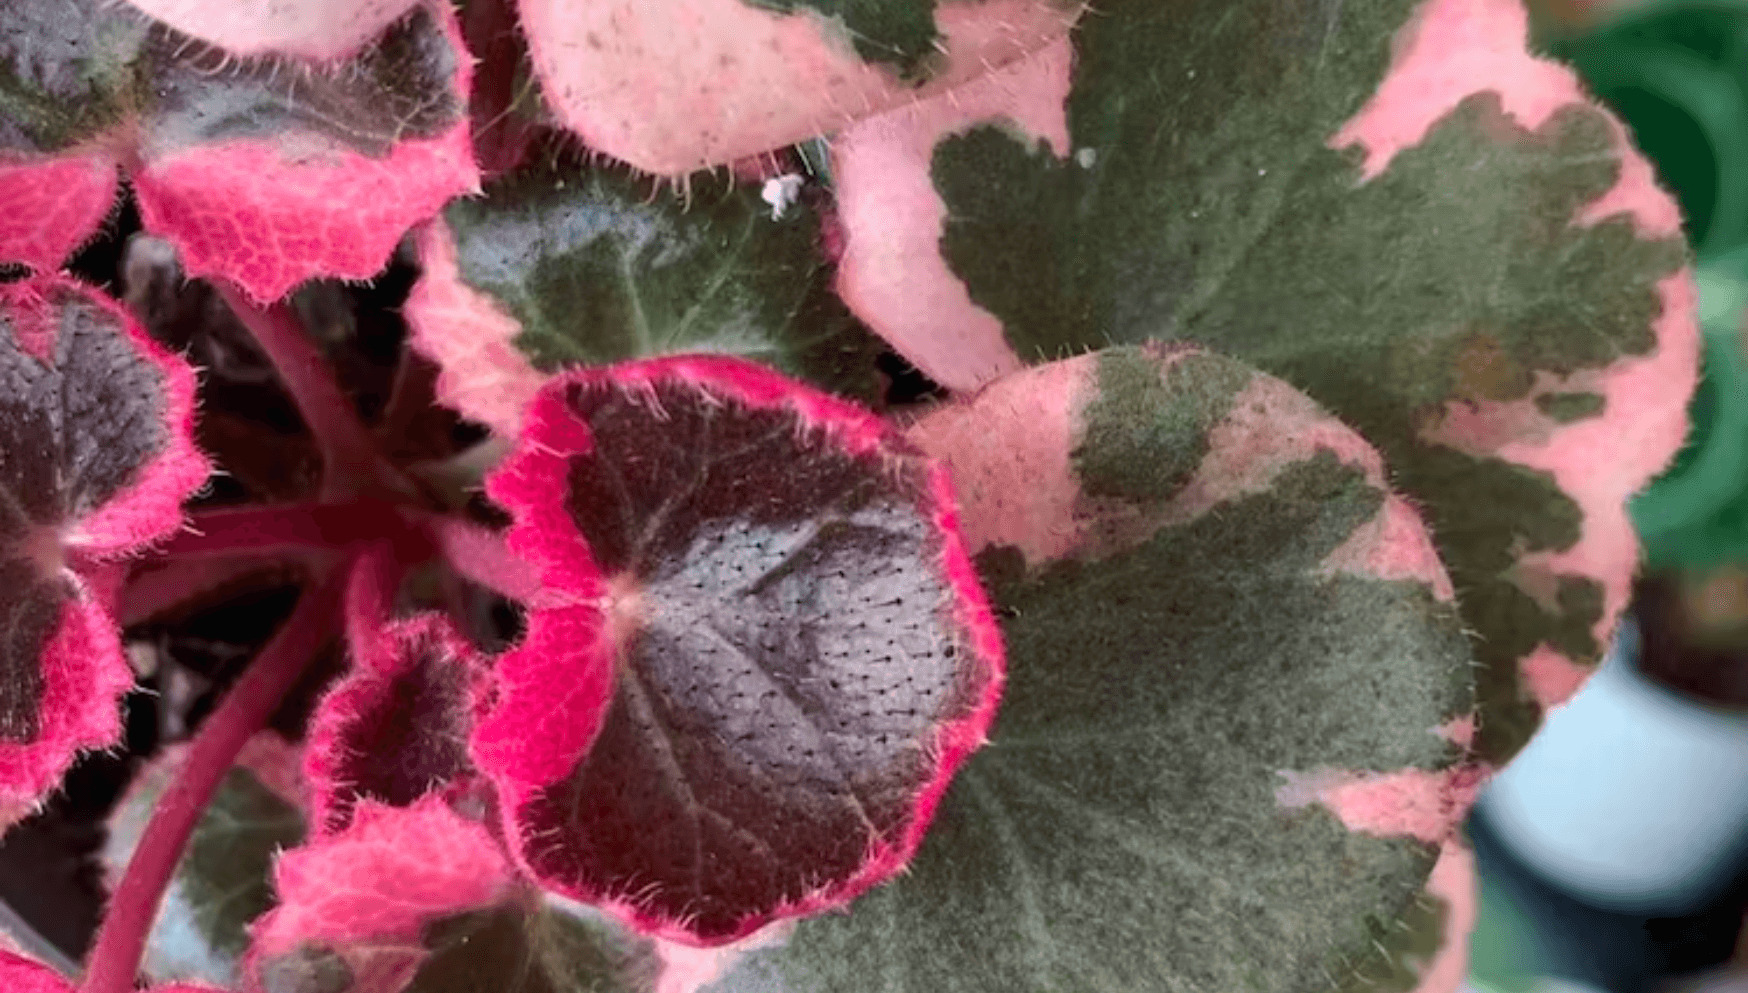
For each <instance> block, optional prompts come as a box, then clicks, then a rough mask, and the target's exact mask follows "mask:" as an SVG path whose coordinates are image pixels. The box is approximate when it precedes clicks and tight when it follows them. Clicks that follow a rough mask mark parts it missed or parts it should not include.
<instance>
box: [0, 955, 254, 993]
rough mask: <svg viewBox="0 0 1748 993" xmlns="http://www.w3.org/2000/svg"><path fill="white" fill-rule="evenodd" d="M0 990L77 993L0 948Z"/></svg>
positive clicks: (194, 987)
mask: <svg viewBox="0 0 1748 993" xmlns="http://www.w3.org/2000/svg"><path fill="white" fill-rule="evenodd" d="M0 989H5V990H6V993H77V988H76V987H75V986H74V985H73V984H72V983H70V982H68V981H67V980H66V979H65V978H64V977H63V976H62V975H61V974H60V973H58V972H56V971H55V970H53V969H51V968H49V967H48V966H46V965H43V964H42V963H41V962H38V961H36V960H35V959H31V958H26V957H25V956H23V955H17V954H14V953H12V952H9V951H7V950H5V949H3V948H0ZM144 993H225V991H224V990H220V989H218V988H217V987H214V986H205V985H202V984H199V983H171V984H169V985H168V986H154V987H152V988H151V989H149V990H146V991H144Z"/></svg>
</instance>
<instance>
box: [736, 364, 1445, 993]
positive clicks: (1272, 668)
mask: <svg viewBox="0 0 1748 993" xmlns="http://www.w3.org/2000/svg"><path fill="white" fill-rule="evenodd" d="M911 436H912V437H913V438H914V439H916V440H917V441H918V442H919V444H921V445H922V447H924V448H925V450H928V451H930V452H931V453H934V454H937V455H939V456H940V457H942V458H944V459H946V460H947V461H948V463H949V464H950V466H951V468H952V471H953V474H954V477H955V480H956V481H957V483H958V484H959V487H960V490H961V492H962V494H963V499H964V505H963V514H964V519H965V527H966V533H967V537H968V540H969V541H970V542H972V543H973V545H974V547H978V548H980V549H981V551H980V552H979V553H978V555H977V562H978V566H979V570H980V572H981V574H982V575H983V576H984V578H985V581H986V582H987V584H988V585H989V587H990V592H991V596H992V598H993V600H994V601H995V604H996V609H997V612H998V615H999V616H1000V617H1001V618H1002V629H1003V633H1004V636H1005V638H1006V640H1007V646H1008V653H1009V666H1010V668H1009V674H1008V685H1007V691H1006V696H1005V697H1004V700H1003V702H1002V709H1001V713H1000V715H999V717H998V718H997V721H996V727H995V730H994V731H993V732H992V735H991V742H990V744H989V746H988V747H987V748H985V749H983V750H981V751H980V752H978V753H977V754H976V755H975V756H973V757H972V759H971V760H970V761H969V762H968V763H967V764H966V767H965V768H964V770H962V771H961V773H960V775H959V776H958V777H957V778H956V779H955V780H954V782H953V785H952V787H951V788H950V790H949V791H948V793H947V796H946V798H945V800H944V801H943V802H942V805H941V808H940V811H939V813H938V814H937V817H936V820H935V823H934V826H933V827H932V828H931V830H930V833H929V836H928V838H927V839H926V840H925V842H924V844H923V846H922V849H921V851H920V852H919V853H918V855H917V858H916V860H915V861H914V862H913V863H912V864H911V866H910V869H909V870H908V871H907V872H906V873H905V874H904V875H902V876H900V877H899V878H898V879H896V880H894V881H893V882H892V883H890V884H888V885H887V886H885V887H883V888H881V889H879V890H876V891H874V892H873V893H870V894H869V895H867V896H865V897H863V898H862V899H860V900H858V901H856V902H855V903H853V904H852V905H851V908H850V913H849V914H848V915H845V916H826V917H820V918H816V919H813V920H806V921H802V922H800V923H799V924H798V925H797V927H796V931H795V933H794V935H793V937H791V938H790V940H789V942H788V944H787V945H784V946H782V947H780V948H776V949H773V950H768V951H761V952H753V953H751V954H750V955H748V956H747V957H746V958H745V959H744V960H743V961H742V963H741V964H740V966H739V967H738V968H737V969H736V970H734V971H733V972H731V973H730V975H729V976H728V977H726V978H724V979H723V980H721V981H720V982H719V983H717V984H715V985H713V986H710V987H708V988H709V989H710V990H712V991H715V993H729V991H734V993H742V991H752V990H761V991H796V993H801V991H807V993H823V991H831V993H847V991H899V990H906V989H931V990H941V991H949V993H973V991H975V993H985V991H988V993H995V991H1002V993H1014V991H1032V990H1037V991H1046V990H1049V991H1058V990H1099V991H1101V993H1122V991H1130V990H1133V991H1144V990H1148V991H1150V990H1162V989H1192V990H1233V991H1240V990H1255V991H1269V993H1290V991H1306V993H1311V991H1318V993H1322V991H1327V990H1330V989H1340V990H1409V989H1414V988H1416V987H1417V985H1418V984H1419V983H1420V982H1421V980H1422V978H1423V977H1424V976H1426V975H1428V966H1429V963H1430V962H1431V961H1432V960H1433V959H1434V958H1435V957H1437V956H1439V955H1441V954H1451V953H1453V952H1454V953H1455V954H1457V955H1460V954H1461V952H1462V948H1461V945H1460V943H1459V944H1458V946H1457V947H1456V948H1454V949H1452V948H1448V947H1445V946H1446V944H1447V941H1448V937H1447V934H1446V931H1445V928H1444V927H1443V918H1444V916H1445V914H1446V912H1447V908H1446V906H1445V904H1444V903H1443V902H1441V901H1440V900H1437V899H1434V898H1432V897H1429V896H1427V895H1426V893H1425V892H1423V890H1424V888H1425V887H1426V885H1427V882H1428V876H1429V872H1430V870H1431V868H1432V866H1433V864H1434V859H1435V856H1436V855H1437V852H1438V847H1437V845H1438V843H1439V842H1440V840H1441V839H1445V838H1448V837H1449V836H1450V832H1451V831H1452V829H1453V828H1454V825H1455V824H1456V823H1457V822H1458V821H1459V820H1460V819H1461V816H1462V803H1463V800H1462V798H1460V797H1458V796H1456V795H1455V794H1454V793H1451V792H1445V791H1444V790H1443V787H1435V788H1433V789H1430V790H1427V791H1426V792H1425V793H1423V794H1422V795H1421V797H1420V801H1431V802H1432V806H1431V807H1428V808H1425V810H1424V812H1425V813H1428V814H1431V816H1429V817H1427V818H1425V819H1424V820H1420V819H1417V818H1416V817H1415V816H1413V811H1414V810H1415V807H1416V803H1417V802H1420V801H1409V800H1408V799H1407V798H1408V796H1409V794H1410V793H1411V792H1413V791H1414V790H1416V789H1419V788H1420V787H1418V786H1416V787H1410V786H1409V785H1408V784H1410V783H1421V784H1425V783H1430V782H1432V781H1434V780H1436V779H1437V777H1438V776H1440V775H1441V774H1442V773H1441V770H1445V769H1447V768H1449V767H1450V766H1451V764H1452V763H1453V762H1455V761H1456V760H1457V759H1458V758H1459V756H1460V752H1459V751H1458V749H1457V748H1456V747H1454V746H1453V744H1452V743H1451V742H1450V741H1447V740H1444V739H1442V738H1441V737H1440V736H1439V735H1438V734H1435V730H1436V729H1437V727H1438V726H1439V725H1441V724H1443V723H1445V722H1447V721H1449V720H1451V719H1452V718H1455V717H1458V716H1460V715H1464V714H1467V713H1468V711H1469V708H1470V706H1471V705H1472V688H1471V684H1470V679H1469V668H1468V653H1467V647H1466V645H1465V643H1464V639H1463V637H1462V634H1461V631H1460V625H1459V621H1458V618H1457V615H1456V611H1455V609H1454V607H1453V606H1452V604H1451V603H1450V602H1449V599H1448V589H1441V586H1442V585H1443V583H1442V580H1443V574H1442V572H1441V571H1440V570H1439V569H1438V566H1437V562H1436V559H1435V558H1433V556H1432V553H1431V545H1430V542H1429V541H1428V540H1427V538H1426V536H1425V533H1424V531H1422V530H1421V529H1420V527H1419V525H1418V522H1417V521H1415V520H1414V518H1413V515H1412V512H1410V511H1407V509H1406V506H1405V505H1404V504H1402V503H1401V501H1400V499H1399V498H1396V497H1393V496H1391V495H1390V494H1388V492H1387V491H1386V490H1385V489H1384V488H1383V486H1382V478H1383V474H1382V467H1381V464H1380V463H1379V462H1378V460H1377V457H1376V455H1375V453H1373V452H1372V451H1371V450H1370V449H1369V448H1367V447H1366V446H1365V445H1364V443H1363V442H1361V441H1360V440H1359V439H1358V438H1357V437H1356V436H1355V435H1353V434H1352V432H1351V431H1349V430H1347V429H1345V428H1343V427H1341V426H1340V425H1339V424H1338V423H1336V422H1335V421H1333V420H1332V419H1331V418H1329V417H1328V415H1327V414H1325V413H1323V412H1322V411H1321V410H1319V409H1318V408H1316V407H1315V406H1314V405H1313V404H1311V403H1310V402H1309V401H1307V400H1305V399H1304V398H1303V397H1302V396H1300V395H1298V394H1296V393H1294V392H1293V391H1292V390H1290V389H1289V388H1287V387H1285V386H1284V385H1283V384H1281V383H1280V382H1278V381H1276V380H1272V379H1270V378H1268V377H1265V376H1261V375H1257V374H1255V373H1253V372H1251V371H1250V370H1248V369H1246V368H1245V367H1243V366H1241V365H1239V364H1237V363H1234V362H1231V361H1229V360H1224V359H1217V358H1214V357H1211V356H1208V355H1205V354H1196V353H1185V352H1182V351H1178V352H1163V351H1153V352H1145V351H1142V350H1138V349H1114V350H1109V351H1106V352H1104V353H1100V354H1098V355H1096V356H1086V357H1082V358H1080V359H1076V360H1072V361H1070V362H1063V363H1055V364H1053V365H1050V366H1045V367H1041V368H1039V369H1034V370H1029V371H1027V372H1025V373H1021V374H1017V375H1015V376H1012V377H1008V378H1006V379H1003V380H1000V381H998V382H997V383H995V384H993V385H992V386H991V387H990V388H989V389H988V390H987V391H985V392H984V393H982V394H980V395H978V396H977V397H976V398H974V399H972V400H971V401H969V402H965V403H962V404H959V405H956V406H951V407H948V408H946V409H944V410H942V411H940V412H937V413H935V414H931V415H930V416H928V417H926V418H924V419H923V420H922V421H920V422H919V423H918V425H917V426H916V427H915V428H914V429H913V430H912V432H911ZM1022 480H1023V481H1026V482H1027V483H1029V485H1022V484H1021V481H1022ZM1405 515H1406V516H1405ZM1344 778H1345V779H1346V780H1347V781H1348V782H1350V783H1354V784H1359V785H1358V789H1357V790H1356V791H1355V792H1350V793H1347V794H1346V795H1345V796H1340V795H1337V793H1335V792H1327V791H1320V790H1319V785H1320V784H1324V783H1333V782H1336V781H1340V780H1343V779H1344ZM1361 793H1368V794H1369V796H1368V797H1366V798H1362V797H1361V795H1360V794H1361ZM1386 795H1389V796H1391V797H1392V799H1390V800H1385V799H1384V797H1385V796H1386ZM1441 795H1442V796H1443V798H1444V799H1440V796H1441ZM1444 800H1450V801H1452V802H1450V803H1449V804H1446V805H1443V806H1440V805H1441V804H1443V803H1444ZM1435 807H1436V808H1437V809H1436V810H1435V809H1433V808H1435ZM1445 971H1446V973H1448V972H1449V971H1450V970H1445ZM1459 977H1460V969H1458V970H1457V971H1456V974H1455V975H1450V976H1448V977H1447V978H1448V980H1449V982H1450V985H1451V987H1452V988H1454V985H1455V981H1456V979H1457V978H1459Z"/></svg>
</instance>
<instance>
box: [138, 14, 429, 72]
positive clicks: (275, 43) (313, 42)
mask: <svg viewBox="0 0 1748 993" xmlns="http://www.w3.org/2000/svg"><path fill="white" fill-rule="evenodd" d="M126 2H127V3H128V4H129V5H130V6H132V7H135V8H137V9H139V10H140V11H141V12H143V13H145V14H146V15H148V16H150V17H152V18H154V19H155V20H159V21H162V22H164V23H165V24H168V25H170V26H171V27H173V28H175V29H176V30H178V31H180V32H182V33H183V34H186V35H191V36H193V37H196V38H199V39H200V40H202V41H205V42H208V43H210V44H213V45H216V46H218V47H219V48H222V49H224V50H225V51H226V52H227V53H229V54H231V55H260V54H268V53H274V52H283V53H287V54H291V55H296V56H299V57H302V58H309V59H317V60H337V59H342V58H345V57H346V56H348V55H352V54H355V53H356V52H357V51H358V50H359V49H360V48H362V47H363V46H364V45H365V44H367V43H368V42H369V41H370V40H371V39H372V38H374V37H376V36H377V35H379V34H381V33H382V31H383V30H384V29H385V28H387V27H388V26H389V25H390V24H391V23H393V22H394V21H395V19H396V18H398V17H400V16H401V15H403V14H405V13H406V12H407V11H408V10H411V9H412V8H413V6H414V5H415V4H417V3H418V0H253V2H250V0H227V2H225V3H222V4H212V3H207V2H205V0H126Z"/></svg>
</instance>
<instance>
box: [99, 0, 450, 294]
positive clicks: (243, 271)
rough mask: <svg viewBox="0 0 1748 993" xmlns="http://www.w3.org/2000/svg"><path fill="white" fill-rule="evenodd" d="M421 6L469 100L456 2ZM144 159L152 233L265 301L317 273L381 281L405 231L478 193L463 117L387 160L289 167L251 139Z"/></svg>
mask: <svg viewBox="0 0 1748 993" xmlns="http://www.w3.org/2000/svg"><path fill="white" fill-rule="evenodd" d="M425 2H426V5H427V8H428V9H429V10H430V11H431V12H432V14H433V15H434V16H436V17H437V18H438V20H439V22H440V23H441V24H442V25H443V31H444V35H445V37H446V38H447V39H448V41H449V43H450V45H451V46H452V47H453V48H454V50H455V52H456V55H457V58H456V71H455V81H454V86H455V90H456V92H457V93H458V94H459V95H460V97H461V99H462V100H463V101H465V100H466V99H467V98H468V96H469V95H470V94H471V93H472V91H473V90H472V87H473V60H472V57H471V56H470V55H469V54H468V50H467V45H466V43H465V42H464V41H463V39H462V34H461V25H460V22H459V21H458V20H457V19H456V14H455V10H454V8H453V7H452V6H451V5H450V4H447V3H439V2H435V0H425ZM141 158H142V161H141V162H140V164H139V165H138V166H137V167H136V168H135V169H134V170H133V181H134V191H135V193H136V195H137V198H138V201H139V207H140V217H141V220H142V221H143V222H144V223H145V227H146V229H147V230H149V231H152V232H155V233H158V234H161V235H163V236H164V237H166V238H168V239H169V240H170V241H171V242H172V243H174V244H175V245H176V249H177V252H178V255H179V256H180V258H181V260H182V263H183V266H184V267H185V269H186V271H187V272H188V274H189V275H191V276H216V277H224V278H228V279H230V280H233V281H234V282H236V283H237V285H238V286H240V287H242V289H243V291H244V292H245V293H247V294H248V295H249V297H250V298H251V299H252V300H254V301H255V302H257V303H261V304H267V303H271V302H273V301H275V300H278V299H279V298H281V297H283V296H285V294H287V293H289V292H290V291H291V290H292V289H293V288H294V287H296V286H297V285H298V284H300V283H302V282H304V281H305V280H308V279H312V278H315V277H318V276H325V277H334V278H339V279H369V278H371V277H373V276H375V275H376V274H377V273H378V272H380V271H381V270H382V268H383V266H384V265H385V264H387V262H388V259H389V256H390V255H391V254H393V252H394V249H395V246H396V245H397V244H399V242H400V240H401V238H402V237H403V236H404V235H405V234H406V232H407V230H408V229H409V228H411V227H412V226H413V225H415V224H417V223H419V222H420V221H424V220H427V219H429V218H430V217H431V216H433V215H434V214H436V213H437V211H438V210H440V209H442V207H443V205H444V204H445V203H448V202H449V201H450V200H451V199H452V198H454V197H455V196H457V195H460V194H464V193H475V194H477V193H478V192H479V190H480V185H479V184H480V174H479V167H478V166H477V165H476V164H475V162H474V154H473V126H472V119H471V118H470V117H469V115H467V114H465V113H463V114H461V115H460V116H459V117H458V118H457V119H456V123H455V124H454V125H453V126H452V127H451V128H450V129H449V130H448V131H446V132H444V133H443V134H442V135H441V136H439V137H436V138H431V139H407V140H404V141H400V142H397V143H395V145H394V147H393V149H392V150H391V151H390V152H389V154H388V156H387V157H386V158H382V159H376V158H371V157H369V156H366V155H363V154H360V153H358V152H355V151H352V150H350V149H338V148H335V149H330V150H328V151H326V152H324V153H322V154H320V155H315V156H308V155H306V156H303V157H299V158H293V157H292V156H291V155H290V153H289V152H287V151H286V150H283V149H278V148H275V147H273V146H272V145H271V144H268V143H263V142H252V141H235V142H226V143H221V144H215V145H201V146H196V147H193V148H189V149H185V150H180V151H169V152H159V151H157V150H153V149H149V148H148V149H146V150H145V151H144V153H143V154H142V156H141ZM263 245H266V246H267V247H266V249H265V250H264V249H263V247H262V246H263Z"/></svg>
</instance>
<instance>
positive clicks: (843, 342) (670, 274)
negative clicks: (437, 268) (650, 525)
mask: <svg viewBox="0 0 1748 993" xmlns="http://www.w3.org/2000/svg"><path fill="white" fill-rule="evenodd" d="M773 213H774V209H773V206H772V205H771V204H769V203H767V202H766V201H765V200H763V199H761V197H760V191H759V190H756V189H747V188H744V187H736V186H734V185H732V181H726V182H725V181H722V180H719V179H717V178H715V177H705V176H698V177H694V178H693V180H692V181H691V186H690V188H689V189H688V190H686V191H684V192H682V191H679V190H676V189H674V188H673V186H672V185H669V186H667V187H665V188H662V187H657V186H654V185H652V184H651V183H650V182H649V181H646V180H640V179H637V178H635V177H633V176H632V174H631V172H630V170H628V169H623V168H594V169H586V170H584V169H564V168H560V167H548V168H544V169H536V170H531V171H527V172H524V173H521V174H519V175H517V176H514V177H511V178H508V179H506V180H504V181H501V182H499V183H497V184H495V185H493V186H491V187H490V188H489V189H488V191H487V194H486V197H485V198H484V199H480V200H459V201H456V202H455V203H454V204H452V205H451V206H450V207H449V208H448V210H447V211H446V212H445V214H444V217H445V220H447V222H448V225H449V228H450V230H451V231H452V232H453V233H454V238H455V243H456V250H457V262H458V266H459V271H460V276H461V279H462V281H463V282H464V283H466V284H467V285H468V286H470V287H472V288H473V289H475V290H478V291H481V292H483V293H485V294H486V295H488V296H489V297H490V298H492V300H494V301H496V302H497V303H498V304H499V305H501V306H502V307H503V308H504V309H506V310H507V311H508V312H509V313H510V314H511V315H513V316H514V318H515V320H516V321H517V322H519V324H520V328H521V330H520V334H519V336H518V337H517V338H516V339H515V343H516V346H517V348H518V349H520V350H521V351H522V352H523V353H524V354H525V355H526V356H527V357H528V358H529V360H531V361H532V362H533V364H534V365H535V366H536V367H538V368H540V369H542V370H546V371H551V370H554V369H557V368H559V367H561V366H563V365H566V364H571V363H591V364H595V363H608V362H614V361H618V360H621V359H628V358H643V357H649V356H655V355H665V354H674V353H680V352H714V353H721V354H729V355H738V356H741V357H744V358H749V359H754V360H757V361H760V362H763V363H766V364H768V365H773V366H776V367H777V368H779V369H782V370H783V371H785V372H788V373H790V374H792V375H796V376H800V377H803V378H807V379H810V380H812V381H813V382H814V383H815V384H817V385H820V386H823V387H825V388H827V389H831V390H834V391H836V392H840V393H844V394H847V395H851V396H855V397H859V398H868V397H870V396H871V395H872V393H873V390H874V373H873V357H874V353H875V351H876V350H877V344H878V343H877V342H876V340H875V339H874V338H873V337H872V336H871V335H869V334H868V332H867V331H866V330H865V329H864V328H863V327H862V326H861V325H860V323H859V322H857V321H856V320H855V318H853V317H852V316H850V314H849V312H848V311H847V310H846V309H845V308H844V307H843V305H842V304H841V303H840V302H839V301H838V300H837V298H836V296H834V295H833V294H832V292H831V287H830V279H831V269H830V267H829V266H828V265H827V262H826V258H825V254H824V251H823V248H822V245H821V237H822V236H821V230H820V223H821V217H820V214H819V212H818V210H817V209H816V208H815V207H814V206H813V198H812V197H811V196H804V197H803V199H802V201H801V202H798V203H794V204H790V205H789V206H788V207H787V208H786V209H783V210H781V211H776V213H777V214H778V216H776V217H773ZM423 333H424V334H426V335H428V336H433V337H438V338H442V337H444V336H445V335H446V334H447V335H449V336H457V335H462V334H466V333H467V329H465V328H459V327H458V328H456V329H454V330H453V332H452V333H451V331H450V329H449V328H448V327H447V326H444V325H442V324H436V325H431V326H428V329H426V330H424V331H423Z"/></svg>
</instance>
